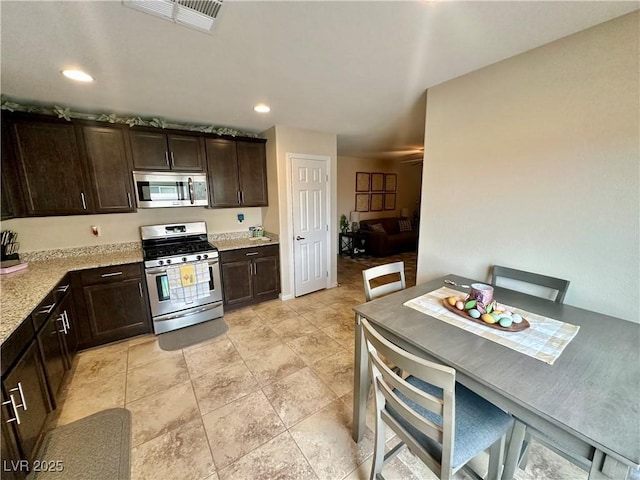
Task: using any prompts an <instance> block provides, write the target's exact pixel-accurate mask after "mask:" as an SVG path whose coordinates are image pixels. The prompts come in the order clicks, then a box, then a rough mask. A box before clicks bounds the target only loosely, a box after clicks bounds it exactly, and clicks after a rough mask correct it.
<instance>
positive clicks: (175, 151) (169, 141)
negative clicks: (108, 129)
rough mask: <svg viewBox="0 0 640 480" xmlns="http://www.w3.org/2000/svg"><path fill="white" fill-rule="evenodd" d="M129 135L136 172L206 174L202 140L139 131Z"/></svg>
mask: <svg viewBox="0 0 640 480" xmlns="http://www.w3.org/2000/svg"><path fill="white" fill-rule="evenodd" d="M129 135H130V138H131V152H132V155H133V167H134V168H135V169H136V170H153V171H166V170H175V171H185V172H202V171H204V145H203V139H202V137H201V136H198V135H181V134H175V133H164V132H159V131H158V130H157V129H135V130H131V132H130V133H129Z"/></svg>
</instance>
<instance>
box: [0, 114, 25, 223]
mask: <svg viewBox="0 0 640 480" xmlns="http://www.w3.org/2000/svg"><path fill="white" fill-rule="evenodd" d="M5 118H6V117H3V118H2V124H1V125H0V127H1V128H2V146H1V147H0V148H1V149H0V152H1V154H2V168H0V181H1V182H2V184H1V185H0V190H1V194H2V203H1V204H0V220H7V219H9V218H15V217H19V216H21V215H22V213H23V212H22V211H23V210H24V208H22V193H21V190H20V179H19V178H18V175H17V170H16V164H15V160H14V157H13V153H12V151H11V143H10V142H9V135H10V133H9V132H10V128H9V121H5Z"/></svg>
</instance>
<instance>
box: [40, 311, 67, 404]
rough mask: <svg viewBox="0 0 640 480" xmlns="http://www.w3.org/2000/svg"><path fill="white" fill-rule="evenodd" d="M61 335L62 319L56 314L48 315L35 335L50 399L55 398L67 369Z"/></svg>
mask: <svg viewBox="0 0 640 480" xmlns="http://www.w3.org/2000/svg"><path fill="white" fill-rule="evenodd" d="M63 335H64V333H63V325H62V321H61V319H60V316H59V315H57V314H54V315H51V316H50V317H49V319H48V320H47V322H46V323H45V324H44V326H43V327H42V329H41V330H40V332H38V335H37V338H38V345H39V346H40V352H41V353H42V361H43V362H44V367H45V371H46V374H47V383H48V384H49V391H50V392H51V398H52V399H55V398H56V396H57V395H58V390H59V389H60V385H62V380H63V379H64V374H65V373H66V370H67V359H66V358H65V356H66V351H65V347H64V338H63V337H62V336H63Z"/></svg>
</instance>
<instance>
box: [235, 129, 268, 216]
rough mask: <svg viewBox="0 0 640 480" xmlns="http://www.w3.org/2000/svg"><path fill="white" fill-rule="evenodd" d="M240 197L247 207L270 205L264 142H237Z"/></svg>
mask: <svg viewBox="0 0 640 480" xmlns="http://www.w3.org/2000/svg"><path fill="white" fill-rule="evenodd" d="M236 148H237V152H238V177H239V188H240V199H241V202H242V205H245V206H247V207H261V206H266V205H268V200H267V159H266V154H265V147H264V143H254V142H241V141H238V142H236Z"/></svg>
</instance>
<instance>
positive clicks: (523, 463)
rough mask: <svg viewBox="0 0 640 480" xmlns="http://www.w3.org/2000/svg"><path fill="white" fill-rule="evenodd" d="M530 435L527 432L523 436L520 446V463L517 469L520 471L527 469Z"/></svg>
mask: <svg viewBox="0 0 640 480" xmlns="http://www.w3.org/2000/svg"><path fill="white" fill-rule="evenodd" d="M531 441H532V438H531V434H530V433H529V432H527V433H526V435H525V436H524V443H523V444H522V451H521V452H520V461H519V462H518V467H519V468H520V469H522V470H524V469H525V468H527V462H528V461H529V452H530V451H531Z"/></svg>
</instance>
